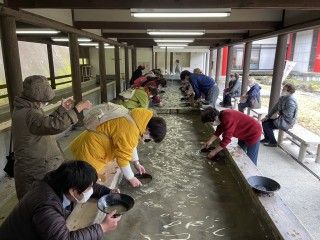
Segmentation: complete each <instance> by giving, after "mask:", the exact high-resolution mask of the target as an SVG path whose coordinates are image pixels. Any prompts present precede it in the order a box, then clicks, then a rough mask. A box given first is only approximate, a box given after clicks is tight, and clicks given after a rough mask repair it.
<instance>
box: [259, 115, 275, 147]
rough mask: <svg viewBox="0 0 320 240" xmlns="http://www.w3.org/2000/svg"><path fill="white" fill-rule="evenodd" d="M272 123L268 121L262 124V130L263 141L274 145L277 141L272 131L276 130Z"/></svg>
mask: <svg viewBox="0 0 320 240" xmlns="http://www.w3.org/2000/svg"><path fill="white" fill-rule="evenodd" d="M273 121H274V120H273V119H268V120H266V121H264V122H262V128H263V133H264V139H266V140H267V142H269V143H272V144H276V143H277V140H276V139H275V137H274V133H273V129H278V128H277V127H276V126H275V125H274V123H273Z"/></svg>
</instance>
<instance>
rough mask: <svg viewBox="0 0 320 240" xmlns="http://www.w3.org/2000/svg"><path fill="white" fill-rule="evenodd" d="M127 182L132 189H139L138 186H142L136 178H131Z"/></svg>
mask: <svg viewBox="0 0 320 240" xmlns="http://www.w3.org/2000/svg"><path fill="white" fill-rule="evenodd" d="M129 182H130V184H131V186H132V187H140V186H142V183H141V182H140V181H139V179H138V178H136V177H134V178H131V179H130V180H129Z"/></svg>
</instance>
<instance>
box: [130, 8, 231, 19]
mask: <svg viewBox="0 0 320 240" xmlns="http://www.w3.org/2000/svg"><path fill="white" fill-rule="evenodd" d="M130 12H131V16H133V17H136V18H211V17H228V16H230V13H231V9H230V8H217V9H212V8H204V9H201V8H198V9H136V8H133V9H130Z"/></svg>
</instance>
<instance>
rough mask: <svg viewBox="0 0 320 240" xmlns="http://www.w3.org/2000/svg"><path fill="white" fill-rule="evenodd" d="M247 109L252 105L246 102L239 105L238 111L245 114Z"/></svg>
mask: <svg viewBox="0 0 320 240" xmlns="http://www.w3.org/2000/svg"><path fill="white" fill-rule="evenodd" d="M247 107H250V105H249V103H248V102H244V103H239V104H238V110H239V111H240V112H244V110H245V109H246V108H247Z"/></svg>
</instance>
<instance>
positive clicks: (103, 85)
mask: <svg viewBox="0 0 320 240" xmlns="http://www.w3.org/2000/svg"><path fill="white" fill-rule="evenodd" d="M99 72H100V91H101V102H102V103H103V102H107V101H108V96H107V94H108V92H107V70H106V55H105V49H104V43H103V42H99Z"/></svg>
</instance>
